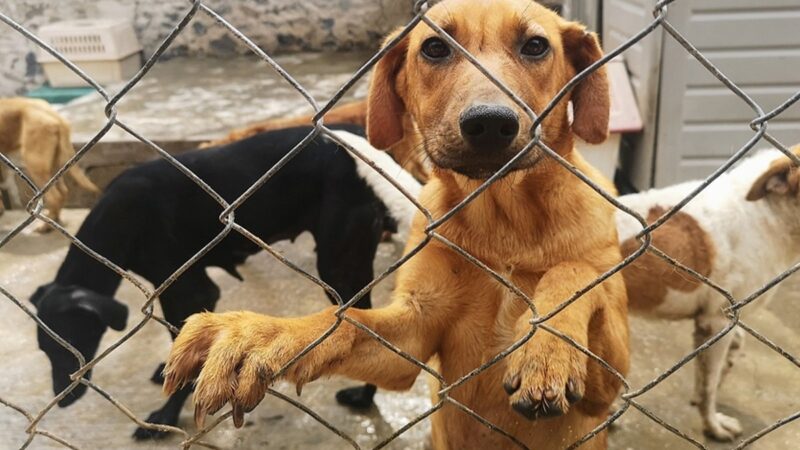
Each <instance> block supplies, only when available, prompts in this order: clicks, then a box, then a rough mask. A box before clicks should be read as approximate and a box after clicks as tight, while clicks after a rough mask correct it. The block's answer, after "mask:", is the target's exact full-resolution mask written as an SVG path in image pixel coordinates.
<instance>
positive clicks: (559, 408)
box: [503, 336, 587, 420]
mask: <svg viewBox="0 0 800 450" xmlns="http://www.w3.org/2000/svg"><path fill="white" fill-rule="evenodd" d="M586 364H587V360H586V356H585V355H584V354H583V353H581V352H580V351H578V350H577V349H575V348H574V347H572V346H570V345H569V344H567V343H565V342H563V341H561V340H560V339H559V338H554V337H550V336H542V337H539V338H535V339H533V340H531V341H530V342H528V343H527V344H526V345H525V346H523V347H522V348H520V349H519V350H518V351H517V352H515V353H513V354H512V355H511V357H510V358H509V364H508V369H507V374H506V380H507V381H506V382H505V383H504V385H503V387H504V388H505V390H506V392H507V393H508V394H509V396H510V401H511V407H512V408H513V409H514V410H515V411H517V412H518V413H520V414H522V415H523V416H525V417H526V418H527V419H529V420H536V419H540V418H546V417H557V416H560V415H563V414H565V413H566V412H567V411H568V410H569V408H570V406H572V405H573V404H574V403H576V402H578V401H580V399H581V398H582V397H583V380H584V378H585V374H586Z"/></svg>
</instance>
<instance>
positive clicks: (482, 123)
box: [459, 104, 519, 153]
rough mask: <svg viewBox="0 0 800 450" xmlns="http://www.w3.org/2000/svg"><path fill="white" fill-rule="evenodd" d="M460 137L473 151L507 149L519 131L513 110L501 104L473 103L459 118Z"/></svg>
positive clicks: (482, 151)
mask: <svg viewBox="0 0 800 450" xmlns="http://www.w3.org/2000/svg"><path fill="white" fill-rule="evenodd" d="M459 126H460V128H461V137H463V138H464V141H466V143H467V144H469V146H470V147H471V148H472V150H473V151H475V152H478V153H490V152H497V153H500V152H502V151H503V150H505V149H507V148H508V147H509V146H510V145H511V143H512V142H514V139H515V138H516V137H517V133H518V132H519V119H518V118H517V114H516V113H514V111H513V110H512V109H511V108H509V107H507V106H502V105H491V104H490V105H485V104H480V105H474V106H470V107H469V108H467V110H466V111H464V112H463V113H462V114H461V117H460V118H459Z"/></svg>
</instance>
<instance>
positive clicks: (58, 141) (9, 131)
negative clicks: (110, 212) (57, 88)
mask: <svg viewBox="0 0 800 450" xmlns="http://www.w3.org/2000/svg"><path fill="white" fill-rule="evenodd" d="M16 151H19V152H20V158H21V159H22V163H23V165H24V166H25V169H26V170H27V172H28V174H29V175H30V177H31V180H33V182H34V183H36V185H37V186H39V187H42V186H44V185H45V183H47V181H49V180H50V178H52V176H53V175H54V174H55V173H56V171H57V170H58V169H59V168H61V166H63V165H64V164H66V163H67V161H68V160H69V158H71V157H72V156H73V155H75V149H74V148H73V147H72V140H71V139H70V127H69V123H67V121H66V120H65V119H64V118H63V117H61V116H60V115H59V114H58V113H57V112H56V110H55V109H53V108H52V107H51V106H50V104H49V103H47V102H45V101H43V100H36V99H30V98H6V99H0V152H2V153H3V154H5V155H8V154H10V153H14V152H16ZM69 174H70V175H71V176H72V178H73V179H75V181H76V182H77V183H78V185H79V186H81V187H82V188H84V189H86V190H88V191H91V192H99V189H98V188H97V186H95V184H94V183H92V181H91V180H89V178H88V177H87V176H86V173H84V171H83V170H82V169H81V168H80V167H78V166H72V167H71V168H70V170H69ZM66 199H67V185H66V183H65V182H64V180H63V179H60V180H58V182H57V183H55V185H54V186H53V187H52V188H50V189H49V190H48V191H47V193H46V194H45V198H44V201H45V206H46V207H47V213H46V214H47V217H49V218H51V219H53V220H55V221H56V222H58V221H59V218H60V214H61V209H62V208H63V207H64V202H65V201H66ZM0 207H2V202H0ZM48 230H50V227H49V226H46V225H43V226H41V227H39V228H37V231H40V232H45V231H48Z"/></svg>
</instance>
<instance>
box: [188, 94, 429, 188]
mask: <svg viewBox="0 0 800 450" xmlns="http://www.w3.org/2000/svg"><path fill="white" fill-rule="evenodd" d="M313 118H314V116H313V114H307V115H304V116H295V117H289V118H277V119H267V120H263V121H261V122H256V123H254V124H251V125H248V126H246V127H243V128H238V129H235V130H233V131H231V132H230V133H228V135H227V136H225V137H224V138H221V139H217V140H215V141H210V142H206V143H204V144H203V145H201V146H200V147H201V148H206V147H213V146H217V145H225V144H229V143H231V142H234V141H238V140H241V139H244V138H246V137H250V136H252V135H254V134H258V133H263V132H265V131H271V130H279V129H282V128H290V127H299V126H305V125H311V123H312V121H313ZM404 120H406V121H408V120H409V119H408V118H404ZM344 123H349V124H353V125H358V126H361V127H364V126H366V123H367V101H366V100H356V101H353V102H348V103H343V104H342V105H339V106H336V107H334V108H331V110H330V111H328V113H327V114H325V124H326V125H335V124H344ZM412 126H413V124H411V123H410V122H409V123H407V124H405V127H406V128H407V129H411V127H412ZM417 136H418V133H408V134H406V135H405V136H404V138H403V139H400V140H399V141H397V142H396V143H394V144H393V145H392V146H391V147H389V148H388V149H386V151H387V152H388V153H389V154H390V155H392V158H394V160H395V161H397V163H398V164H400V166H401V167H403V168H404V169H405V170H406V171H408V172H409V173H411V175H413V176H414V178H416V179H417V181H419V182H421V183H425V182H426V181H428V173H429V171H430V168H429V167H428V166H427V165H426V158H425V156H424V152H422V146H421V144H420V141H419V139H415V137H417Z"/></svg>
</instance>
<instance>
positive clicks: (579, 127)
mask: <svg viewBox="0 0 800 450" xmlns="http://www.w3.org/2000/svg"><path fill="white" fill-rule="evenodd" d="M562 38H563V41H564V52H565V54H566V57H567V59H568V60H569V61H570V63H572V67H573V68H574V69H575V73H576V74H577V73H580V72H581V71H583V70H584V69H586V68H587V67H589V66H590V65H591V64H592V63H594V62H595V61H597V60H598V59H600V58H602V57H603V50H601V49H600V41H598V39H597V35H596V34H595V33H590V32H588V31H586V28H584V27H583V25H580V24H578V23H574V22H570V23H568V24H567V27H566V28H565V29H564V30H563V32H562ZM572 109H573V120H572V132H573V133H575V134H576V135H577V136H578V137H580V138H581V139H583V140H584V141H586V142H588V143H590V144H599V143H601V142H603V141H604V140H606V138H607V137H608V118H609V115H610V114H611V97H610V96H609V89H608V76H607V75H606V68H605V66H602V67H600V68H598V69H597V70H595V71H594V72H592V73H591V74H589V76H587V77H586V78H584V79H583V81H581V82H580V83H579V84H578V85H577V86H575V88H574V89H573V90H572Z"/></svg>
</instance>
